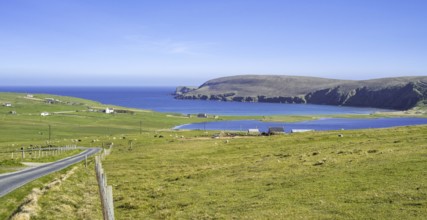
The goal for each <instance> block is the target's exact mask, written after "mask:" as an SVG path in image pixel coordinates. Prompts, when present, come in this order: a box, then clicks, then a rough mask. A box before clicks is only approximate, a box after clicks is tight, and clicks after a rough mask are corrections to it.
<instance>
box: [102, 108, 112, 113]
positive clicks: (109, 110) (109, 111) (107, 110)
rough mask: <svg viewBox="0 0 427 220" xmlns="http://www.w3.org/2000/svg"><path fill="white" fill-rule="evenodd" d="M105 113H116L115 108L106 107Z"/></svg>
mask: <svg viewBox="0 0 427 220" xmlns="http://www.w3.org/2000/svg"><path fill="white" fill-rule="evenodd" d="M104 113H105V114H111V113H114V108H106V109H105V110H104Z"/></svg>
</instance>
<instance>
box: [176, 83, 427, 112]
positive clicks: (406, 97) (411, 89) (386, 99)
mask: <svg viewBox="0 0 427 220" xmlns="http://www.w3.org/2000/svg"><path fill="white" fill-rule="evenodd" d="M182 88H187V87H180V89H179V92H176V93H175V98H177V99H201V100H218V101H236V102H268V103H298V104H301V103H309V104H322V105H342V106H358V107H376V108H387V109H398V110H406V109H410V108H413V107H415V106H416V105H418V104H425V103H426V102H427V77H426V76H424V77H398V78H383V79H374V80H363V81H351V80H335V79H323V78H315V77H297V76H253V75H251V76H233V77H224V78H219V79H214V80H210V81H208V82H206V83H204V84H203V85H202V86H200V87H199V88H193V89H182ZM177 91H178V89H177Z"/></svg>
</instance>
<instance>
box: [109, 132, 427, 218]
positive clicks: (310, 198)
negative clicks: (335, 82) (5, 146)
mask: <svg viewBox="0 0 427 220" xmlns="http://www.w3.org/2000/svg"><path fill="white" fill-rule="evenodd" d="M339 134H342V135H343V137H339ZM426 134H427V126H419V127H403V128H392V129H378V130H359V131H342V132H341V131H340V132H315V133H305V134H292V135H284V136H271V137H240V138H237V137H236V138H231V137H230V138H226V139H211V138H203V137H200V136H203V135H205V136H209V135H210V134H209V135H208V134H204V133H187V132H186V133H180V132H165V133H164V134H163V136H164V138H156V137H154V134H145V136H144V138H142V139H141V138H139V137H134V138H135V139H138V141H137V144H136V145H135V146H134V147H133V149H132V150H130V149H129V148H128V146H127V145H126V144H125V143H123V144H122V145H120V144H119V145H117V146H116V147H115V149H114V152H113V154H112V155H111V156H110V157H109V158H108V160H106V161H105V163H104V164H105V165H104V166H105V169H106V172H107V173H108V174H109V183H110V184H112V185H113V186H114V193H115V197H114V198H115V207H116V216H117V218H118V219H142V218H147V219H165V218H170V219H177V218H178V219H217V218H219V219H223V218H225V219H232V218H237V219H278V218H279V219H298V218H302V219H337V218H338V219H349V218H350V219H425V217H426V216H427V179H426V178H425V176H427V169H426V168H427V136H426ZM181 135H183V136H184V138H181ZM227 140H228V141H227Z"/></svg>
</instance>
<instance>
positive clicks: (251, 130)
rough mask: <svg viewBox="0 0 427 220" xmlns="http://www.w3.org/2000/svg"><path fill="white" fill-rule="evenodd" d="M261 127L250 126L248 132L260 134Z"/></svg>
mask: <svg viewBox="0 0 427 220" xmlns="http://www.w3.org/2000/svg"><path fill="white" fill-rule="evenodd" d="M259 133H260V132H259V129H258V128H250V129H248V134H259Z"/></svg>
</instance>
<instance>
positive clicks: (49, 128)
mask: <svg viewBox="0 0 427 220" xmlns="http://www.w3.org/2000/svg"><path fill="white" fill-rule="evenodd" d="M50 132H51V128H50V125H49V145H50V137H51V133H50Z"/></svg>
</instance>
